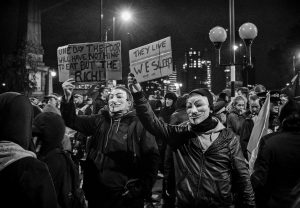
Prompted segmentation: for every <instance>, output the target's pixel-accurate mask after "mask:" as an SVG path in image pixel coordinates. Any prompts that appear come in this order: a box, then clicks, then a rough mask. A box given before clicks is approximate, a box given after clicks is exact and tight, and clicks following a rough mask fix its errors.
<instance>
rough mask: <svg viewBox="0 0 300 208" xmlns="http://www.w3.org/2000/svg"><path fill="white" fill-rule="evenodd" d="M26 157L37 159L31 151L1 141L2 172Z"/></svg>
mask: <svg viewBox="0 0 300 208" xmlns="http://www.w3.org/2000/svg"><path fill="white" fill-rule="evenodd" d="M24 157H34V158H36V155H35V153H33V152H31V151H28V150H25V149H23V148H22V147H21V146H20V145H18V144H16V143H13V142H10V141H0V171H1V170H3V169H4V168H6V167H7V166H8V165H10V164H12V163H14V162H16V161H17V160H19V159H22V158H24Z"/></svg>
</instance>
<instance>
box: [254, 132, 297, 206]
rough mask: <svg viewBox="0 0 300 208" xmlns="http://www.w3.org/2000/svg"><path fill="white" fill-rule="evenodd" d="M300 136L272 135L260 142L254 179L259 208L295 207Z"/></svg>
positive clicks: (290, 134) (282, 133)
mask: <svg viewBox="0 0 300 208" xmlns="http://www.w3.org/2000/svg"><path fill="white" fill-rule="evenodd" d="M299 150H300V132H299V130H298V131H297V132H280V133H279V132H278V133H272V134H268V135H266V136H265V137H262V138H261V140H260V145H259V151H258V155H257V159H256V162H255V165H254V172H253V174H252V175H251V182H252V185H253V189H254V191H255V194H256V200H257V206H258V207H263V208H268V207H272V208H277V207H278V208H279V207H280V208H285V207H291V205H292V202H294V201H295V200H296V196H292V195H291V192H292V189H293V188H294V187H295V186H296V185H297V183H299V181H300V165H299V161H300V151H299Z"/></svg>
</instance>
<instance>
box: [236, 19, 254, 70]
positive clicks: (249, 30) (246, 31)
mask: <svg viewBox="0 0 300 208" xmlns="http://www.w3.org/2000/svg"><path fill="white" fill-rule="evenodd" d="M239 35H240V38H241V39H242V40H243V41H244V43H245V46H246V51H247V56H248V60H249V62H248V65H249V66H251V67H252V61H251V45H252V42H253V40H254V39H255V38H256V36H257V27H256V26H255V25H254V24H252V23H250V22H247V23H244V24H242V26H240V28H239Z"/></svg>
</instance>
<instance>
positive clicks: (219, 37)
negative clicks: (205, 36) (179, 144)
mask: <svg viewBox="0 0 300 208" xmlns="http://www.w3.org/2000/svg"><path fill="white" fill-rule="evenodd" d="M209 39H210V41H211V42H212V43H213V44H214V45H215V47H216V48H217V49H219V48H220V47H221V45H222V43H223V42H225V41H226V39H227V33H226V31H225V29H224V28H223V27H220V26H216V27H214V28H212V29H211V30H210V31H209Z"/></svg>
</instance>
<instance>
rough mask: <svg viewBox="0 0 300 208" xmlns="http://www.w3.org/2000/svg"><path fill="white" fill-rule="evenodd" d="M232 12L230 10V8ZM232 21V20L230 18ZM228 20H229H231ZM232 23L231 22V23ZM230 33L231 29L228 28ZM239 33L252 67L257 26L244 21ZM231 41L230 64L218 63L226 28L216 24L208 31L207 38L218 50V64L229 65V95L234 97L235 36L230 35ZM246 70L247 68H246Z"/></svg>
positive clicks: (249, 64)
mask: <svg viewBox="0 0 300 208" xmlns="http://www.w3.org/2000/svg"><path fill="white" fill-rule="evenodd" d="M230 11H231V12H232V10H230ZM231 21H232V20H231ZM231 21H230V22H231ZM232 24H233V23H231V25H232ZM230 32H231V33H232V32H233V31H232V30H230ZM239 35H240V38H241V39H243V41H244V44H245V46H246V50H247V56H248V66H247V67H248V68H249V67H251V68H252V61H251V44H252V42H253V40H254V38H255V37H256V36H257V28H256V26H255V25H254V24H252V23H245V24H243V25H242V26H241V27H240V28H239ZM230 37H231V41H230V51H231V52H232V53H231V63H230V64H220V59H221V58H220V49H221V46H222V43H223V42H225V40H226V38H227V33H226V30H225V29H224V28H223V27H220V26H217V27H214V28H212V29H211V30H210V32H209V39H210V41H211V42H212V43H213V44H214V46H215V48H216V50H217V51H218V61H217V64H218V65H225V66H230V81H231V97H234V82H235V66H236V65H237V64H236V63H235V48H234V47H235V44H234V41H235V37H233V35H232V34H231V35H230ZM246 70H247V69H246ZM244 81H245V82H246V86H247V85H248V71H246V80H244Z"/></svg>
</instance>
